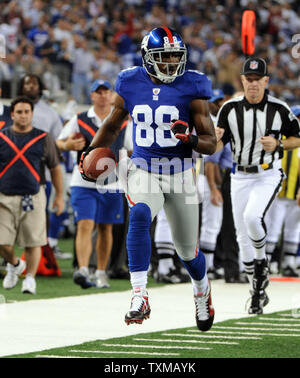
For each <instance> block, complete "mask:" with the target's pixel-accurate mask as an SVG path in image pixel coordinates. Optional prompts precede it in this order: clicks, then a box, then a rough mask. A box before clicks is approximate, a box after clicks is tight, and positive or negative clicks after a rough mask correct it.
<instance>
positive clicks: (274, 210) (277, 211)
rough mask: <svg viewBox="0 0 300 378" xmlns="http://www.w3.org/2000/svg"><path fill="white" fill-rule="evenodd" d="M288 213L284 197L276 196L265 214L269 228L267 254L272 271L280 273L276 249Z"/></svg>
mask: <svg viewBox="0 0 300 378" xmlns="http://www.w3.org/2000/svg"><path fill="white" fill-rule="evenodd" d="M286 213H287V203H286V201H285V200H284V198H278V197H276V198H275V200H274V202H273V203H272V205H271V206H270V209H269V210H268V212H267V214H266V216H265V224H266V227H267V230H268V234H267V242H266V254H267V258H268V261H269V265H270V273H278V271H279V270H278V268H279V260H275V259H274V251H275V248H276V246H277V244H278V241H279V238H280V235H281V233H282V227H283V224H284V221H285V217H286Z"/></svg>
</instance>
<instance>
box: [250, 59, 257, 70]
mask: <svg viewBox="0 0 300 378" xmlns="http://www.w3.org/2000/svg"><path fill="white" fill-rule="evenodd" d="M249 67H250V70H256V69H257V67H258V62H257V61H256V60H252V61H251V62H250V66H249Z"/></svg>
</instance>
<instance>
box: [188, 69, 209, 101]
mask: <svg viewBox="0 0 300 378" xmlns="http://www.w3.org/2000/svg"><path fill="white" fill-rule="evenodd" d="M187 72H188V78H189V83H190V86H191V87H192V88H193V91H194V93H195V98H199V99H202V100H209V99H210V98H211V97H212V95H213V93H212V84H211V80H210V79H209V78H208V77H207V76H206V75H205V74H204V73H203V72H200V71H193V70H188V71H187Z"/></svg>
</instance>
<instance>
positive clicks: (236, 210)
mask: <svg viewBox="0 0 300 378" xmlns="http://www.w3.org/2000/svg"><path fill="white" fill-rule="evenodd" d="M251 185H252V181H251V179H248V178H246V177H237V174H232V175H231V203H232V215H233V220H234V226H235V230H236V238H237V242H238V245H239V250H240V258H241V260H242V262H243V265H244V267H245V273H246V274H247V278H248V280H249V283H250V285H251V287H252V279H253V271H254V257H255V251H254V248H253V246H252V243H251V241H250V239H249V237H248V234H247V228H246V225H245V222H244V215H243V214H244V211H245V207H246V205H247V202H248V198H249V195H250V189H251Z"/></svg>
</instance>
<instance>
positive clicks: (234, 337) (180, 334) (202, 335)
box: [162, 333, 261, 340]
mask: <svg viewBox="0 0 300 378" xmlns="http://www.w3.org/2000/svg"><path fill="white" fill-rule="evenodd" d="M162 335H163V336H180V337H197V338H201V339H202V338H203V339H238V340H251V339H253V340H261V337H246V336H220V335H219V336H216V335H211V334H209V335H207V334H202V333H201V334H200V335H187V334H186V333H163V334H162Z"/></svg>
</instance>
